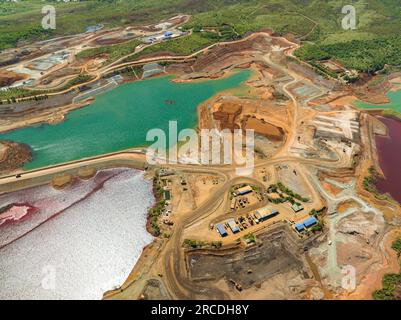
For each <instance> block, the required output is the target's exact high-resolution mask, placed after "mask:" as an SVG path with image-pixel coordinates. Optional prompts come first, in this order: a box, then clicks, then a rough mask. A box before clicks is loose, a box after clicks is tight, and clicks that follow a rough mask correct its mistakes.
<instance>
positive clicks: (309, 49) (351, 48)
mask: <svg viewBox="0 0 401 320" xmlns="http://www.w3.org/2000/svg"><path fill="white" fill-rule="evenodd" d="M296 55H297V56H298V57H299V58H301V59H302V60H306V61H310V62H312V63H313V65H314V66H318V65H317V64H316V61H320V60H326V59H334V60H336V61H338V62H340V63H342V64H343V65H344V66H345V67H347V68H349V69H355V70H358V71H363V72H367V73H374V72H376V71H378V70H381V69H383V68H384V66H385V65H392V66H401V36H394V37H388V38H379V39H372V40H352V41H349V42H343V43H335V44H328V45H325V44H320V45H318V44H306V45H304V46H302V47H301V48H300V49H298V50H297V51H296ZM326 71H328V70H326ZM334 75H335V74H334Z"/></svg>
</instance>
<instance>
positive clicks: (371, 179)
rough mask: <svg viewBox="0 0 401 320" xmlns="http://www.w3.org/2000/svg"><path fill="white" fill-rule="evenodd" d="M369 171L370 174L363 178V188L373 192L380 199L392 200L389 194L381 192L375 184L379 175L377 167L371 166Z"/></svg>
mask: <svg viewBox="0 0 401 320" xmlns="http://www.w3.org/2000/svg"><path fill="white" fill-rule="evenodd" d="M368 172H369V175H368V176H366V177H364V178H363V183H362V184H363V188H364V189H365V190H366V191H369V192H370V193H373V194H374V196H375V198H376V199H378V200H384V201H391V198H390V197H389V196H388V195H387V194H381V193H380V192H379V191H378V190H377V188H376V186H375V183H376V180H377V178H378V176H379V174H378V172H377V171H376V169H375V168H374V167H373V166H372V167H369V169H368Z"/></svg>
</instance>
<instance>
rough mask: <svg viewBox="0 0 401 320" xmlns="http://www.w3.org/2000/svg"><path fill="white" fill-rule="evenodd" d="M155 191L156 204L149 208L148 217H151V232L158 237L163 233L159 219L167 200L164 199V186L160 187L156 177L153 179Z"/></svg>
mask: <svg viewBox="0 0 401 320" xmlns="http://www.w3.org/2000/svg"><path fill="white" fill-rule="evenodd" d="M153 193H154V195H155V197H156V204H155V205H154V206H153V207H152V208H150V209H149V212H148V217H149V218H150V226H151V228H152V232H151V233H152V234H153V235H154V236H156V237H158V236H159V235H160V233H161V232H160V226H159V223H158V220H159V217H160V216H161V214H162V213H163V210H164V207H165V205H166V201H165V200H164V199H163V188H162V187H160V185H159V183H158V180H157V179H156V178H154V179H153Z"/></svg>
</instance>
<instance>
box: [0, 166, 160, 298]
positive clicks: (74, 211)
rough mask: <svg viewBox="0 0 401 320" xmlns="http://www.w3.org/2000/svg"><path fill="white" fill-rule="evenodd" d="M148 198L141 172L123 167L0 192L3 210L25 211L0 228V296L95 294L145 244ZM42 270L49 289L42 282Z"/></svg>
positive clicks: (121, 275) (118, 279)
mask: <svg viewBox="0 0 401 320" xmlns="http://www.w3.org/2000/svg"><path fill="white" fill-rule="evenodd" d="M153 201H154V197H153V195H152V186H151V182H150V181H148V180H145V179H144V173H143V172H141V171H138V170H133V169H127V168H119V169H107V170H101V171H99V172H98V173H97V174H96V175H95V176H94V177H93V178H92V179H90V180H87V181H83V180H80V179H75V180H74V181H73V183H72V184H71V185H69V186H68V187H66V189H63V190H55V189H53V188H52V187H51V186H50V184H48V185H43V186H39V187H34V188H30V189H26V190H21V191H17V192H13V193H10V194H3V195H1V196H0V203H2V205H3V206H4V207H5V208H4V210H3V214H4V213H5V212H8V211H10V210H11V211H12V210H13V212H14V213H15V212H17V211H18V210H20V211H21V208H22V209H23V208H29V209H30V210H31V211H32V212H30V213H29V214H26V215H24V216H23V217H21V218H22V219H20V220H18V219H17V218H19V217H20V216H21V215H19V216H18V215H14V216H13V217H14V218H15V219H8V221H7V222H6V223H4V224H1V225H0V255H1V259H0V283H1V287H0V299H101V298H102V296H103V293H104V292H105V291H107V290H110V289H113V288H115V287H118V286H120V285H121V284H122V283H123V282H124V281H125V279H126V278H127V276H128V275H129V274H130V272H131V270H132V267H133V266H134V265H135V263H136V261H137V260H138V259H139V256H140V254H141V252H142V250H143V248H144V247H145V246H146V245H148V244H149V243H150V242H151V241H152V239H153V238H152V236H151V235H150V234H149V233H147V232H146V229H145V224H146V214H147V209H148V208H149V207H150V206H151V205H152V204H153ZM13 208H14V209H13ZM16 209H18V210H16ZM18 212H19V211H18ZM18 212H17V213H18ZM5 216H6V215H4V217H5ZM9 216H10V215H8V217H9ZM45 274H47V275H49V274H50V275H54V280H55V281H54V287H52V286H50V287H47V286H42V280H43V276H44V275H45Z"/></svg>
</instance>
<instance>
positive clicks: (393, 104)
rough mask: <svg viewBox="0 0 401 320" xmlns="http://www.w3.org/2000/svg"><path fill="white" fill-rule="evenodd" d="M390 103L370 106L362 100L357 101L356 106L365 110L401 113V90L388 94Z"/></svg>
mask: <svg viewBox="0 0 401 320" xmlns="http://www.w3.org/2000/svg"><path fill="white" fill-rule="evenodd" d="M387 96H388V97H389V99H390V100H391V101H390V103H386V104H370V103H366V102H363V101H360V100H357V101H355V106H357V107H358V108H364V109H391V110H394V111H398V112H401V90H398V91H392V92H389V93H388V94H387Z"/></svg>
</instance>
